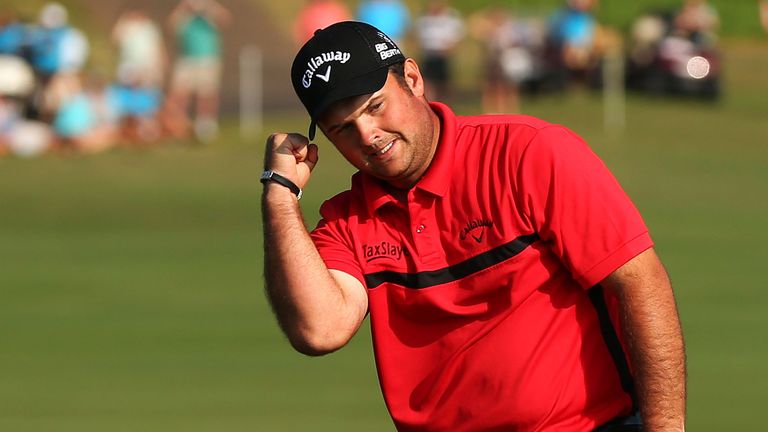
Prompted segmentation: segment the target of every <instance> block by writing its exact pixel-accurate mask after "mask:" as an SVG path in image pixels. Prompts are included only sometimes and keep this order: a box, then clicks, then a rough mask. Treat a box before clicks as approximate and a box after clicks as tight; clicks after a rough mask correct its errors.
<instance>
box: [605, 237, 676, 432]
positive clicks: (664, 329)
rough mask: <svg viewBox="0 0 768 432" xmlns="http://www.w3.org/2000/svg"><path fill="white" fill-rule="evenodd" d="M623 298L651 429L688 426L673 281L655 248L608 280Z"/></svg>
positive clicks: (624, 323) (624, 321) (623, 316)
mask: <svg viewBox="0 0 768 432" xmlns="http://www.w3.org/2000/svg"><path fill="white" fill-rule="evenodd" d="M603 284H604V285H605V286H606V287H608V288H609V289H612V290H613V292H614V293H615V294H616V295H617V297H618V299H619V301H620V303H621V319H622V327H623V329H624V333H625V337H626V340H627V343H628V345H629V354H630V357H631V359H632V364H633V366H634V370H635V386H636V391H637V396H638V403H639V405H640V407H639V408H640V412H641V414H642V416H643V421H644V423H645V426H644V429H643V430H644V431H646V432H661V431H665V432H667V431H668V432H673V431H674V432H682V431H684V430H685V399H686V383H685V382H686V366H685V347H684V344H683V336H682V330H681V327H680V320H679V318H678V314H677V306H676V305H675V299H674V296H673V293H672V286H671V284H670V281H669V278H668V276H667V273H666V270H664V267H663V265H662V264H661V261H660V260H659V258H658V256H657V255H656V253H655V252H654V251H653V249H649V250H647V251H645V252H643V253H641V254H640V255H638V256H637V257H635V258H634V259H632V260H631V261H629V262H628V263H626V264H625V265H623V266H622V267H620V268H619V269H618V270H616V271H615V272H613V273H612V274H611V275H610V276H608V278H606V279H605V280H604V281H603Z"/></svg>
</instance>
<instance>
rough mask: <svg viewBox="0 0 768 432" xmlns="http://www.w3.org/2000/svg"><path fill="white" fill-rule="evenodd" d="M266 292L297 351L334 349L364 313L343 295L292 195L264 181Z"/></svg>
mask: <svg viewBox="0 0 768 432" xmlns="http://www.w3.org/2000/svg"><path fill="white" fill-rule="evenodd" d="M262 216H263V226H264V273H265V278H266V293H267V297H268V299H269V301H270V303H271V305H272V309H273V310H274V312H275V315H276V316H277V319H278V322H279V323H280V326H281V328H282V329H283V331H284V332H285V334H286V335H287V336H288V339H289V340H290V341H291V344H292V345H293V346H294V348H296V349H297V350H298V351H300V352H302V353H305V354H309V355H320V354H324V353H327V352H330V351H334V350H336V349H338V348H340V347H341V346H343V345H344V344H346V343H347V342H348V341H349V339H350V338H351V337H352V336H353V335H354V333H355V331H356V330H357V328H358V327H359V325H360V322H361V321H362V318H363V317H364V315H365V310H364V309H363V310H361V308H364V306H362V305H360V304H359V303H360V302H359V301H356V300H357V299H350V298H348V296H345V292H344V290H343V289H342V287H340V286H339V284H338V283H337V282H336V280H335V279H334V278H333V276H332V275H331V273H330V272H329V271H328V269H327V267H326V266H325V263H324V262H323V260H322V258H321V257H320V255H319V253H318V252H317V249H316V248H315V246H314V244H313V243H312V240H311V238H310V236H309V233H308V232H307V229H306V227H305V225H304V221H303V218H302V215H301V210H300V208H299V205H298V200H297V199H296V197H295V196H294V195H293V194H292V193H291V192H290V191H289V190H288V189H287V188H285V187H284V186H281V185H278V184H275V183H271V182H270V183H267V184H266V185H265V189H264V194H263V196H262Z"/></svg>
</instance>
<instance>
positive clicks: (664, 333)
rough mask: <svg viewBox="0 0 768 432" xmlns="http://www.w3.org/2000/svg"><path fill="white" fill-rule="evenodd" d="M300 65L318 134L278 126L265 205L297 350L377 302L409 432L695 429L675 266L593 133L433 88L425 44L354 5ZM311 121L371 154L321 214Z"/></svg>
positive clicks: (299, 88)
mask: <svg viewBox="0 0 768 432" xmlns="http://www.w3.org/2000/svg"><path fill="white" fill-rule="evenodd" d="M291 78H292V81H293V86H294V89H295V90H296V93H297V95H298V97H299V99H301V101H302V103H303V104H304V106H305V107H306V109H307V111H308V113H309V115H310V119H311V120H310V125H309V133H308V137H305V136H303V135H301V134H298V133H287V134H286V133H275V134H273V135H271V136H270V138H269V139H268V140H267V148H266V155H265V172H264V174H263V175H262V182H263V183H264V193H263V196H262V206H263V218H264V245H265V263H264V268H265V271H266V289H267V294H268V297H269V300H270V302H271V304H272V307H273V309H274V312H275V314H276V316H277V319H278V321H279V323H280V326H281V328H282V329H283V331H284V332H285V334H286V335H287V337H288V339H289V341H290V342H291V344H292V345H293V346H294V347H295V348H296V349H297V350H298V351H300V352H302V353H304V354H308V355H322V354H326V353H330V352H332V351H335V350H337V349H339V348H341V347H343V346H344V345H345V344H346V343H347V342H349V340H350V339H351V338H352V336H353V335H354V334H355V332H356V331H357V330H358V328H359V327H360V325H361V323H362V322H363V319H364V318H365V316H366V314H370V323H371V330H372V335H373V347H374V353H375V358H376V366H377V368H378V375H379V379H380V385H381V389H382V393H383V395H384V399H385V402H386V405H387V408H388V410H389V413H390V415H391V416H392V419H393V421H394V423H395V426H396V427H397V429H398V430H400V431H450V432H456V431H518V432H532V431H593V430H597V431H640V430H643V431H654V432H658V431H683V429H684V420H685V397H686V394H685V355H684V347H683V339H682V335H681V328H680V322H679V319H678V315H677V309H676V305H675V300H674V297H673V293H672V289H671V286H670V282H669V279H668V277H667V273H666V271H665V269H664V267H663V266H662V264H661V262H660V261H659V258H658V257H657V255H656V253H655V252H654V250H653V243H652V240H651V237H650V235H649V233H648V229H647V227H646V226H645V224H644V222H643V220H642V218H641V217H640V215H639V214H638V211H637V210H636V208H635V207H634V205H633V204H632V202H631V201H630V200H629V198H628V197H627V196H626V194H625V193H624V192H623V191H622V189H621V187H620V186H619V184H618V183H617V181H616V180H615V179H614V177H613V176H612V175H611V173H610V172H609V171H608V169H607V168H606V167H605V165H604V164H603V163H602V162H601V161H600V160H599V159H598V158H597V157H596V156H595V155H594V154H593V153H592V151H591V150H590V149H589V147H588V146H587V145H586V144H585V143H584V141H582V140H581V139H580V138H579V137H578V136H576V135H575V134H574V133H573V132H571V131H570V130H568V129H566V128H564V127H561V126H556V125H552V124H549V123H547V122H544V121H542V120H538V119H535V118H531V117H527V116H520V115H496V116H457V115H455V114H454V113H453V112H452V111H451V109H450V108H449V107H448V106H446V105H443V104H439V103H430V102H429V101H427V100H426V99H425V97H424V79H423V77H422V75H421V73H420V71H419V67H418V65H417V64H416V62H414V60H413V59H410V58H406V57H405V56H404V55H403V54H402V53H401V52H400V49H399V48H398V47H397V46H396V45H395V43H394V42H393V41H392V40H391V39H390V38H389V37H387V36H386V35H385V34H383V33H382V32H380V31H378V30H377V29H376V28H373V27H371V26H369V25H367V24H363V23H359V22H342V23H337V24H334V25H332V26H330V27H328V28H326V29H324V30H321V31H319V32H317V33H316V34H315V35H314V37H313V38H312V39H310V40H309V41H308V42H307V43H306V44H305V45H304V46H303V47H302V48H301V49H300V51H299V52H298V54H297V55H296V58H295V60H294V63H293V67H292V71H291ZM316 128H319V129H320V130H321V131H322V132H323V134H325V136H326V137H327V138H328V139H329V140H330V142H331V143H332V144H333V146H334V147H335V148H336V150H338V151H339V152H340V153H341V154H342V155H343V156H344V157H345V158H346V159H347V161H349V163H351V164H352V165H353V166H354V167H355V168H357V170H358V172H357V173H356V174H354V175H353V176H352V179H351V186H350V188H349V190H346V191H343V192H341V193H339V194H338V195H336V196H334V197H332V198H330V199H328V200H327V201H326V202H325V203H324V204H323V205H322V207H321V209H320V213H321V216H322V219H321V220H320V222H319V223H318V225H317V226H316V227H315V228H314V229H313V230H312V231H311V232H308V230H307V228H305V225H304V222H303V218H302V213H301V210H300V206H299V201H298V199H299V197H300V195H301V190H302V189H303V188H304V186H305V185H307V183H308V182H309V181H310V179H311V175H312V170H313V168H314V167H315V166H316V164H317V163H318V152H319V150H318V147H317V146H316V145H315V144H312V143H311V140H312V139H314V135H315V130H316ZM315 181H317V180H315ZM320 181H322V180H320Z"/></svg>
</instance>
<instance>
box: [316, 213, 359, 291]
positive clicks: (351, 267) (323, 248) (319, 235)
mask: <svg viewBox="0 0 768 432" xmlns="http://www.w3.org/2000/svg"><path fill="white" fill-rule="evenodd" d="M336 213H337V212H336V211H334V206H333V203H332V202H330V201H327V202H325V203H324V204H323V206H322V207H321V208H320V214H321V216H322V218H321V219H320V221H319V222H318V223H317V226H316V227H315V229H314V230H312V232H311V233H310V237H311V238H312V242H313V243H314V244H315V247H316V248H317V250H318V252H319V253H320V257H321V258H322V259H323V261H324V262H325V265H326V267H328V269H331V270H339V271H343V272H344V273H347V274H349V275H351V276H353V277H355V278H357V279H358V280H359V281H360V283H362V284H363V286H365V279H364V277H363V271H362V268H361V267H360V265H359V263H358V260H357V256H356V255H355V253H354V249H353V246H352V244H353V243H352V240H351V238H350V237H349V236H348V235H347V228H346V222H345V221H344V220H343V219H342V218H340V217H336V216H335V214H336Z"/></svg>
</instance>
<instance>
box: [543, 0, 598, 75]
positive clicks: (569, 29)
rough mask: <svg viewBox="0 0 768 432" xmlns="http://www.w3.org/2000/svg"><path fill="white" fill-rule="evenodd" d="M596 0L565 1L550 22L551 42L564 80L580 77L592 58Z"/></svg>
mask: <svg viewBox="0 0 768 432" xmlns="http://www.w3.org/2000/svg"><path fill="white" fill-rule="evenodd" d="M595 5H596V0H568V2H567V4H566V5H565V7H563V8H562V9H560V10H559V11H558V12H557V13H555V15H554V16H553V17H552V18H551V21H550V42H551V43H552V47H553V48H554V50H555V52H556V55H557V57H558V58H557V61H559V62H560V64H561V66H562V68H563V72H564V73H565V74H567V76H565V77H564V78H565V79H570V78H571V77H573V76H577V77H583V75H584V73H585V72H586V71H587V69H588V68H590V67H591V66H592V60H593V59H594V56H593V54H594V52H593V48H594V42H595V34H596V29H597V22H596V20H595V18H594V16H593V14H592V10H593V9H594V7H595Z"/></svg>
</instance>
